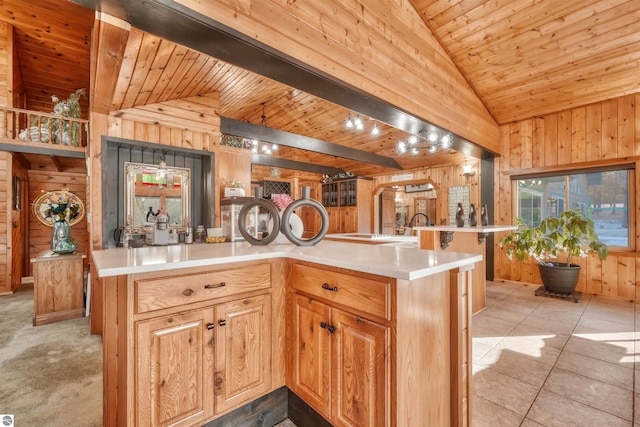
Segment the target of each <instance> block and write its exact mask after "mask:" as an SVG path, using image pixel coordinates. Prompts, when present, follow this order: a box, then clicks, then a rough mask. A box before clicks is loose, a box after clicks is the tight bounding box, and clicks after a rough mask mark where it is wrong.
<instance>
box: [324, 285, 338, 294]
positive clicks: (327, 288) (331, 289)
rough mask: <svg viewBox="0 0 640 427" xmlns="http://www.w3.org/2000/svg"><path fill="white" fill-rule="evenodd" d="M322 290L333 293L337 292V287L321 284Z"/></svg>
mask: <svg viewBox="0 0 640 427" xmlns="http://www.w3.org/2000/svg"><path fill="white" fill-rule="evenodd" d="M322 289H326V290H328V291H333V292H338V287H337V286H333V287H331V286H330V285H329V284H328V283H323V284H322Z"/></svg>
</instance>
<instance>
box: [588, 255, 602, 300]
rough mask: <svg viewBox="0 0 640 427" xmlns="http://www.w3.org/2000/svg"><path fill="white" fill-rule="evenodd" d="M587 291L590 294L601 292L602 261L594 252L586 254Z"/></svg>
mask: <svg viewBox="0 0 640 427" xmlns="http://www.w3.org/2000/svg"><path fill="white" fill-rule="evenodd" d="M587 261H588V262H587V265H588V268H587V269H586V273H587V289H586V290H587V292H588V293H590V294H596V295H601V294H602V275H603V272H602V263H601V262H600V260H599V259H598V257H597V256H595V255H594V254H589V255H588V256H587Z"/></svg>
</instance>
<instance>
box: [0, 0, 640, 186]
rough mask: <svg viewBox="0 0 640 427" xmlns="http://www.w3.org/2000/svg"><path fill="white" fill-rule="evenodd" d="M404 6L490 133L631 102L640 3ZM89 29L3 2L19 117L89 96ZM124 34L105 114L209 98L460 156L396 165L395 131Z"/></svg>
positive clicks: (273, 120)
mask: <svg viewBox="0 0 640 427" xmlns="http://www.w3.org/2000/svg"><path fill="white" fill-rule="evenodd" d="M371 1H373V0H371ZM365 3H366V2H365ZM411 4H412V6H413V8H414V9H415V11H416V13H417V14H419V16H420V17H421V19H422V21H423V22H424V25H425V26H426V27H428V29H429V30H430V31H431V32H432V33H433V34H434V35H435V36H436V38H437V40H438V41H439V42H440V43H441V45H442V47H443V48H444V49H445V51H446V52H447V53H448V54H449V56H450V57H451V59H452V60H453V62H454V63H455V64H456V66H457V67H458V69H459V70H460V72H461V73H462V75H463V76H464V78H465V79H466V80H467V81H468V82H469V84H470V86H471V87H472V88H473V90H474V91H475V92H476V94H477V95H478V97H479V98H480V100H481V101H482V103H483V104H484V105H485V106H486V108H487V110H488V111H489V112H490V114H491V115H492V116H493V117H494V119H495V120H496V122H497V123H498V124H505V123H509V122H512V121H517V120H521V119H525V118H529V117H535V116H540V115H544V114H546V113H550V112H554V111H559V110H563V109H566V108H571V107H574V106H577V105H585V104H589V103H593V102H597V101H601V100H604V99H608V98H614V97H618V96H621V95H625V94H629V93H635V92H640V73H638V71H637V70H638V69H639V66H640V37H638V34H640V2H638V0H565V1H556V0H537V1H536V0H504V1H500V2H497V1H494V0H474V1H470V0H411ZM52 11H55V12H52ZM93 19H94V12H93V11H91V10H89V9H85V8H83V7H81V6H78V5H76V4H74V3H71V2H67V1H62V2H61V1H56V0H39V1H38V2H24V1H21V0H5V1H3V2H1V3H0V20H2V21H6V22H9V23H11V24H12V25H13V26H14V29H15V30H14V31H15V33H14V42H15V46H16V50H17V61H18V62H19V65H20V71H21V75H22V76H21V78H22V81H23V84H24V87H25V91H26V94H27V96H26V107H27V108H29V109H34V110H39V111H50V110H51V108H52V103H51V102H50V96H51V95H53V94H56V95H66V94H68V93H71V92H73V91H74V90H75V89H77V88H80V87H86V88H89V87H90V85H89V83H90V82H89V63H90V53H89V52H90V40H91V28H92V25H93ZM132 34H133V35H134V37H133V38H132V37H130V42H132V41H133V42H135V43H137V44H138V46H137V51H135V55H132V56H130V57H128V58H125V60H124V61H125V62H124V64H125V66H123V67H122V72H121V75H120V80H119V84H118V91H117V92H116V93H115V95H114V98H113V105H112V110H113V111H117V110H124V109H127V108H131V107H136V106H141V105H146V104H149V103H155V102H161V101H167V100H172V99H179V98H186V97H189V96H193V95H198V94H204V93H208V92H211V91H217V92H219V93H220V99H221V110H220V114H221V115H222V116H224V117H229V118H232V119H235V120H240V121H247V122H251V123H254V124H259V123H260V122H261V116H262V108H263V107H262V104H263V103H264V115H265V117H266V124H267V126H269V127H273V128H277V129H281V130H286V131H289V132H293V133H297V134H301V135H305V136H309V137H313V138H318V139H321V140H324V141H328V142H332V143H336V144H340V145H344V146H348V147H352V148H358V149H360V150H364V151H367V152H371V153H375V154H379V155H382V156H386V157H393V158H395V159H396V160H397V161H398V163H399V164H400V165H401V166H402V167H403V168H405V169H408V168H414V167H419V166H426V165H429V164H434V163H443V162H447V161H452V160H453V159H456V156H458V157H460V156H461V154H459V153H454V152H451V151H447V150H445V151H441V152H440V154H438V155H430V154H427V153H426V152H422V153H421V154H420V155H419V156H417V157H411V156H407V155H405V156H400V155H398V153H397V152H396V141H397V140H398V139H404V138H406V134H405V133H404V132H402V131H398V130H396V129H394V128H392V127H391V126H388V125H386V124H384V123H378V126H379V127H380V128H381V135H380V136H378V137H372V136H371V135H370V133H369V132H361V133H354V132H353V131H348V130H346V129H345V128H344V122H345V118H346V117H347V116H348V115H349V114H352V115H355V114H357V112H355V111H350V110H347V109H345V108H343V107H340V106H338V105H335V104H332V103H330V102H328V101H326V100H323V99H320V98H318V97H316V96H312V95H309V94H307V93H304V92H301V91H299V90H297V89H296V88H294V87H291V86H287V85H285V84H283V83H278V82H275V81H273V80H270V79H268V78H265V77H262V76H260V75H258V74H255V73H252V72H249V71H247V70H243V69H239V68H238V67H235V66H232V65H230V64H228V63H225V62H223V61H220V60H218V59H216V58H212V57H210V56H207V55H205V54H202V53H199V52H196V51H193V50H190V49H187V48H185V47H183V46H179V45H177V44H175V43H173V42H170V41H167V40H163V39H160V38H158V37H156V36H154V35H151V34H147V33H144V32H142V31H140V30H136V29H133V30H132ZM134 75H136V76H141V77H139V78H136V79H134V78H131V77H132V76H134ZM84 102H85V103H86V102H87V101H86V100H85V101H84ZM83 111H88V108H87V105H86V104H85V105H84V108H83ZM366 124H367V125H368V126H369V128H370V127H371V126H372V125H373V123H372V122H368V123H366ZM280 155H283V156H287V157H296V158H298V159H303V160H306V161H309V162H314V163H319V164H321V163H325V164H330V165H331V166H337V167H343V168H344V169H346V170H350V171H355V173H360V172H362V173H365V174H366V172H367V171H368V172H369V173H371V172H373V171H377V172H385V171H387V172H388V170H385V168H379V167H377V168H372V167H371V166H370V165H365V164H362V163H361V162H354V161H351V160H348V161H347V160H345V159H339V158H336V157H334V156H326V155H320V154H317V153H310V152H304V150H299V149H288V150H287V149H285V150H283V151H282V152H281V153H280Z"/></svg>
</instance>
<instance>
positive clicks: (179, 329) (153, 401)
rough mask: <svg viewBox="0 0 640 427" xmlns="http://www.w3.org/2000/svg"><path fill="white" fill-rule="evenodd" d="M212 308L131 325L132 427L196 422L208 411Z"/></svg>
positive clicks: (209, 403) (211, 358)
mask: <svg viewBox="0 0 640 427" xmlns="http://www.w3.org/2000/svg"><path fill="white" fill-rule="evenodd" d="M212 324H213V309H211V308H208V309H200V310H194V311H188V312H185V313H179V314H175V315H168V316H162V317H159V318H156V319H152V320H146V321H141V322H138V323H137V324H136V334H137V336H136V343H137V344H136V359H137V365H136V368H137V369H136V376H135V378H136V379H135V384H136V392H135V393H136V399H135V400H136V405H137V406H136V409H137V410H136V418H137V423H136V425H137V426H165V425H171V426H182V425H185V426H186V425H196V424H198V422H199V421H200V420H204V419H206V418H209V417H210V416H212V415H213V399H212V396H211V394H212V393H211V392H212V390H213V348H211V345H212V344H213V343H212V339H213V330H211V329H208V327H210V326H209V325H212Z"/></svg>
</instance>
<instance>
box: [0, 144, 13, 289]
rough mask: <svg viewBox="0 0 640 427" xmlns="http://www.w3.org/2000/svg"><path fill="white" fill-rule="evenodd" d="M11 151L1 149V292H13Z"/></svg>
mask: <svg viewBox="0 0 640 427" xmlns="http://www.w3.org/2000/svg"><path fill="white" fill-rule="evenodd" d="M11 162H12V157H11V153H8V152H6V151H0V294H2V293H5V292H11V277H10V276H9V274H10V272H11V233H10V230H11V204H10V203H11V173H12V172H11V169H12V166H11Z"/></svg>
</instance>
